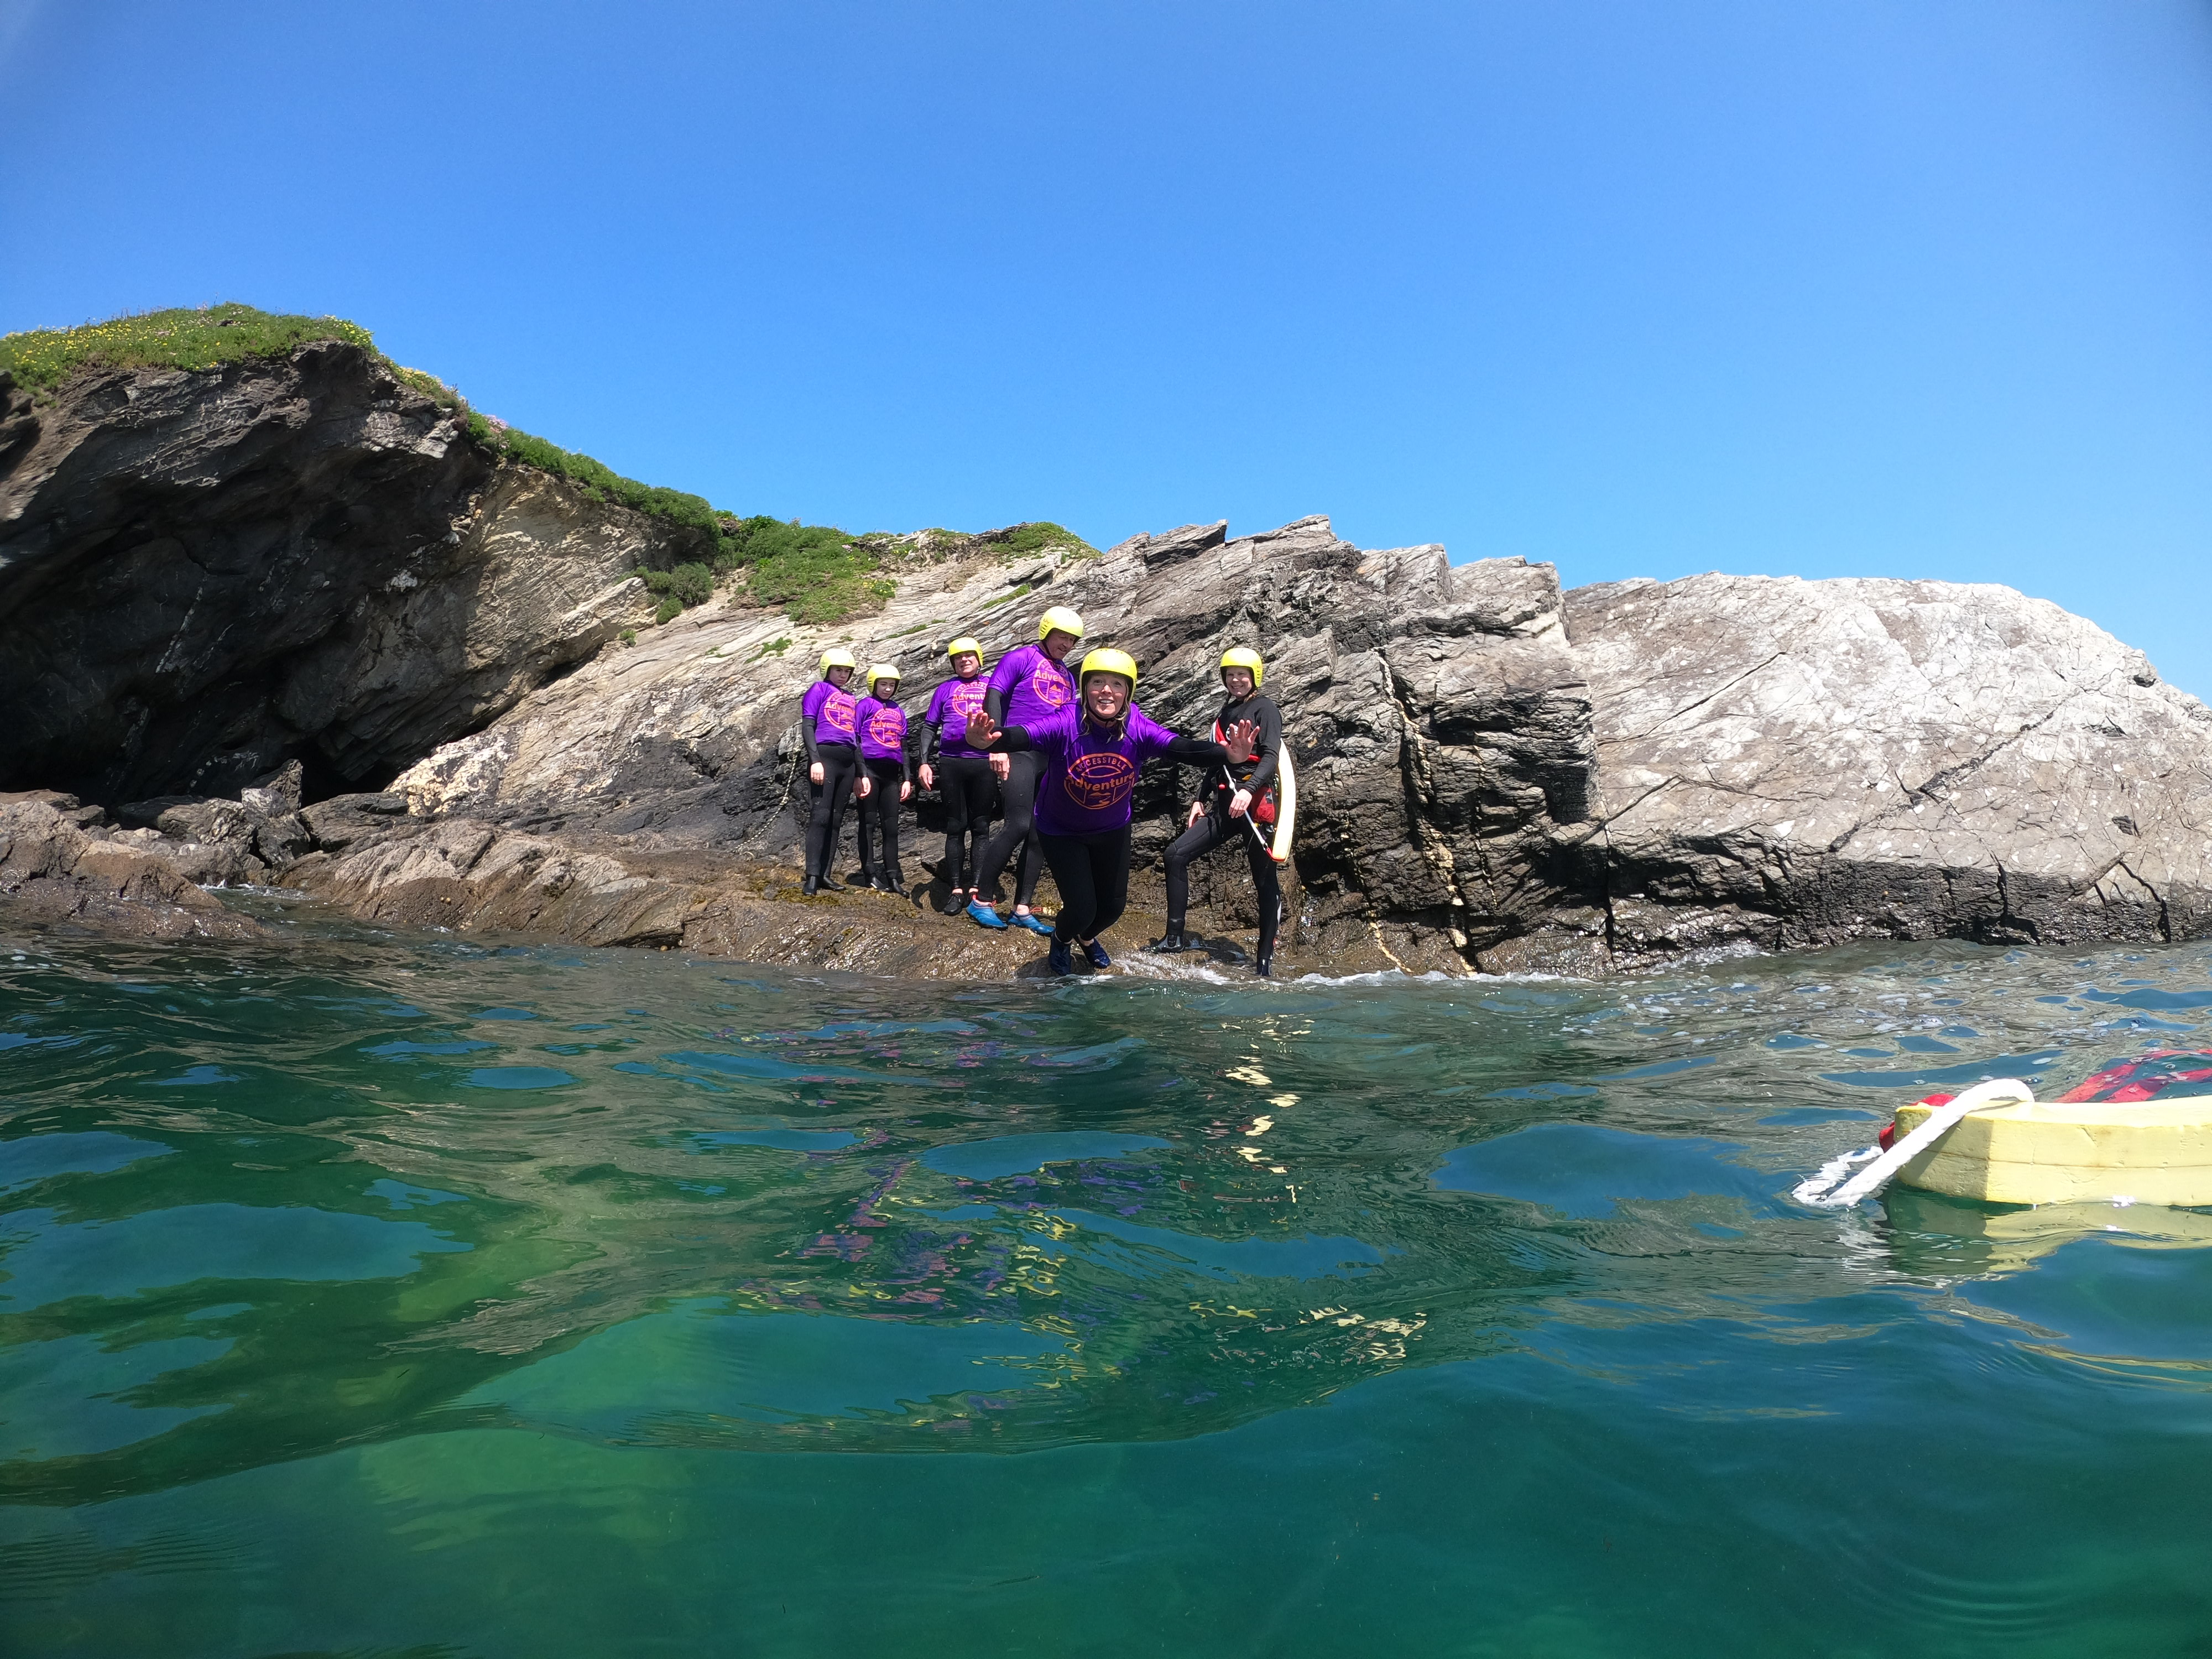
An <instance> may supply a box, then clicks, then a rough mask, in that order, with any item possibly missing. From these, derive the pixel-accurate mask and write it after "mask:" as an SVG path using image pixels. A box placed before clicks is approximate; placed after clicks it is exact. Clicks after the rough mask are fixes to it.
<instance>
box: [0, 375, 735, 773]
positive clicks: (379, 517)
mask: <svg viewBox="0 0 2212 1659" xmlns="http://www.w3.org/2000/svg"><path fill="white" fill-rule="evenodd" d="M704 539H705V538H703V537H702V535H701V534H700V533H699V532H692V531H688V530H685V529H683V528H681V527H679V526H672V525H670V524H668V523H666V522H665V521H664V520H659V519H654V518H650V517H647V516H646V515H644V514H641V513H634V512H630V511H628V510H627V509H624V508H623V507H616V506H612V505H610V504H607V503H604V502H596V501H591V500H589V499H588V498H587V496H586V493H585V492H584V491H583V490H582V489H579V488H578V487H577V486H575V485H574V484H572V483H567V482H565V481H563V480H560V479H556V478H552V477H548V476H547V475H545V474H544V473H542V472H538V471H533V470H532V469H530V468H527V467H522V466H515V465H495V463H494V462H493V461H492V460H491V459H489V458H488V457H487V456H486V455H485V454H484V453H483V452H481V451H480V450H479V449H477V447H475V446H473V445H471V443H470V442H469V441H467V439H466V436H465V433H464V431H463V429H462V426H461V422H460V419H459V416H458V415H457V414H456V413H455V412H454V411H453V410H448V409H445V408H441V406H440V405H439V404H436V403H435V402H433V401H432V400H431V399H430V398H428V397H425V396H423V395H422V393H421V392H417V391H416V390H414V389H413V388H411V387H410V386H408V385H406V384H405V383H404V382H403V381H402V380H399V379H398V378H397V377H396V376H395V375H394V374H392V372H391V369H390V368H389V366H388V365H386V364H384V363H383V362H381V361H380V360H379V359H377V358H375V357H374V356H372V355H370V354H369V353H368V352H366V351H364V350H362V349H361V348H360V347H358V346H354V345H348V344H343V343H337V342H335V341H322V342H317V343H313V344H310V345H307V346H304V347H301V349H298V350H296V351H294V352H292V353H290V354H289V355H288V356H278V357H262V358H253V359H249V360H247V361H245V362H238V363H234V364H230V365H228V366H227V367H224V368H215V369H208V370H203V371H198V372H189V371H184V370H149V369H115V370H108V371H105V372H98V373H94V374H85V375H81V376H79V377H78V378H76V380H72V381H70V383H69V384H67V385H66V386H64V387H63V388H62V389H61V392H60V394H59V395H58V398H55V399H54V400H53V401H52V402H46V403H41V402H39V401H37V400H34V399H33V398H32V396H31V395H30V393H29V392H27V391H24V390H22V389H21V388H19V387H17V386H15V385H14V384H13V383H12V382H9V381H8V380H6V379H5V377H4V376H0V708H6V709H7V710H8V712H9V719H8V720H6V721H5V722H4V724H0V788H9V789H27V788H33V787H55V788H60V789H65V790H68V791H70V792H73V793H79V794H82V795H84V796H86V797H88V798H89V799H96V800H100V801H106V802H122V801H127V800H133V799H143V798H145V797H149V796H156V795H167V794H179V793H201V794H222V793H233V792H234V791H235V790H236V789H238V788H239V787H240V786H241V785H244V784H246V782H248V781H251V780H252V779H253V778H255V777H257V776H258V775H262V774H264V773H266V772H268V771H270V770H271V769H273V768H275V767H276V766H277V765H279V764H280V763H283V762H284V761H286V760H289V759H291V758H295V757H297V758H300V759H301V760H303V761H304V762H305V763H307V768H308V771H309V774H310V776H311V777H312V778H313V779H314V780H316V781H317V782H318V783H319V784H321V785H322V786H323V787H326V788H337V787H354V788H365V787H380V786H381V785H382V784H383V783H384V782H385V781H387V780H388V779H390V777H391V776H392V775H393V774H394V773H395V772H397V771H398V770H399V769H402V768H403V767H405V766H407V765H409V764H410V763H413V762H415V761H417V760H419V759H421V758H422V756H423V755H425V754H427V753H428V752H429V751H430V750H432V749H434V748H435V747H436V745H437V744H440V743H442V742H445V741H446V740H447V739H448V738H456V737H459V736H461V735H463V734H465V733H466V732H471V731H474V730H476V729H477V728H478V727H480V726H483V723H484V722H485V721H487V720H491V719H493V718H495V716H497V715H499V714H502V713H504V712H505V711H506V710H507V708H511V707H512V706H513V703H514V702H516V700H517V699H518V698H520V696H522V695H523V694H524V693H526V692H527V691H529V690H532V688H534V687H536V686H538V685H539V684H543V683H544V681H545V680H546V679H547V678H550V677H551V676H552V675H554V674H556V673H557V672H559V671H561V670H562V669H563V668H565V667H567V666H568V665H571V664H573V663H575V662H578V661H580V660H581V659H584V658H586V657H588V656H590V655H591V654H592V653H593V652H594V651H596V650H598V649H599V647H601V646H603V645H605V643H606V642H607V641H610V640H611V639H613V638H614V637H615V636H616V635H617V632H618V631H619V630H620V629H622V628H623V627H625V626H627V625H629V624H630V623H633V622H635V621H636V620H638V619H640V617H641V616H644V615H647V614H649V610H648V607H647V605H645V603H644V590H643V587H642V585H641V584H640V583H639V582H637V581H636V580H635V578H634V577H633V576H632V574H631V573H632V571H633V570H634V569H635V568H637V567H638V566H640V565H647V566H652V567H655V568H666V567H667V566H669V565H671V564H672V563H673V562H676V561H677V560H678V559H679V558H697V557H700V556H702V551H710V550H703V549H702V547H700V546H699V545H696V544H700V543H702V542H703V541H704Z"/></svg>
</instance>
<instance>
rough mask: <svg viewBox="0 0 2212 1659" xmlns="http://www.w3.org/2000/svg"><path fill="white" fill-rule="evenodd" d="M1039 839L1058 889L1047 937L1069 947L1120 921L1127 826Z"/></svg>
mask: <svg viewBox="0 0 2212 1659" xmlns="http://www.w3.org/2000/svg"><path fill="white" fill-rule="evenodd" d="M1039 839H1040V840H1041V841H1042V842H1043V843H1044V861H1045V862H1046V863H1047V864H1048V865H1050V866H1052V879H1053V883H1054V885H1056V886H1057V887H1058V888H1059V889H1060V914H1059V915H1056V916H1054V918H1053V922H1052V936H1053V938H1054V939H1059V940H1063V941H1066V942H1069V943H1073V942H1074V941H1077V940H1079V939H1097V937H1098V935H1099V934H1101V933H1104V932H1105V931H1106V930H1107V929H1108V928H1109V927H1112V926H1113V925H1114V924H1115V922H1117V921H1121V912H1122V911H1123V910H1125V909H1127V908H1128V904H1129V826H1128V825H1127V824H1126V823H1125V824H1123V825H1122V826H1121V828H1120V829H1099V830H1094V831H1093V832H1092V833H1091V834H1090V835H1087V836H1041V837H1039Z"/></svg>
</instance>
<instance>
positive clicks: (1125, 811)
mask: <svg viewBox="0 0 2212 1659" xmlns="http://www.w3.org/2000/svg"><path fill="white" fill-rule="evenodd" d="M1009 724H1014V725H1020V726H1021V727H1022V732H1023V734H1024V736H1026V737H1027V738H1029V740H1030V748H1032V749H1034V750H1036V751H1037V752H1038V753H1040V754H1042V756H1043V757H1045V774H1044V781H1042V783H1040V784H1039V785H1038V786H1037V797H1036V827H1037V833H1038V834H1039V835H1045V836H1088V835H1095V834H1096V833H1097V832H1098V831H1099V830H1101V829H1122V828H1124V827H1125V826H1126V825H1127V823H1128V822H1129V797H1130V794H1131V793H1132V792H1133V790H1134V789H1135V788H1136V787H1137V769H1138V768H1139V767H1140V766H1142V765H1143V764H1144V763H1146V761H1147V760H1149V759H1151V758H1152V757H1153V756H1155V755H1164V754H1165V753H1167V751H1168V745H1169V744H1171V743H1173V742H1174V741H1175V740H1176V734H1175V733H1174V732H1170V731H1169V730H1168V729H1167V727H1166V726H1162V725H1160V724H1159V723H1158V721H1157V720H1153V719H1152V718H1151V717H1150V716H1149V715H1147V714H1144V713H1143V712H1142V711H1141V710H1139V709H1138V708H1136V707H1135V706H1134V705H1131V707H1130V708H1129V712H1128V714H1127V718H1125V719H1124V720H1123V721H1122V722H1121V732H1120V733H1119V735H1117V736H1114V737H1102V736H1100V735H1099V733H1098V731H1097V727H1095V726H1092V725H1091V723H1090V721H1088V720H1085V718H1084V717H1083V715H1082V714H1080V713H1079V711H1078V710H1077V709H1075V708H1065V709H1062V710H1061V711H1060V713H1059V714H1048V715H1046V716H1045V717H1044V718H1043V719H1042V720H1037V721H1036V722H1035V723H1033V724H1024V723H1022V722H1019V721H1012V722H1009Z"/></svg>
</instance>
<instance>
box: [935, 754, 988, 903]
mask: <svg viewBox="0 0 2212 1659" xmlns="http://www.w3.org/2000/svg"><path fill="white" fill-rule="evenodd" d="M921 733H922V736H921V763H922V764H923V765H924V766H927V767H929V768H930V769H932V775H933V776H934V777H935V778H936V780H937V788H938V793H939V794H940V795H942V796H943V797H944V800H945V867H944V869H943V870H942V872H940V873H941V874H942V875H943V876H944V878H945V885H946V886H947V887H950V888H952V889H953V890H956V891H964V890H967V889H969V888H970V887H973V886H974V885H975V877H976V876H977V874H978V873H979V872H981V869H982V867H983V853H984V850H985V848H987V847H988V846H989V845H990V841H991V818H992V817H993V813H992V807H993V805H994V803H995V802H996V800H997V799H998V793H999V780H998V779H997V778H996V777H995V776H994V775H992V772H991V757H989V756H988V755H948V754H945V752H944V751H943V749H942V747H941V745H940V744H939V735H940V734H939V730H938V724H937V722H936V721H934V720H923V721H922V722H921Z"/></svg>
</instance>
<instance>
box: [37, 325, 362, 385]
mask: <svg viewBox="0 0 2212 1659" xmlns="http://www.w3.org/2000/svg"><path fill="white" fill-rule="evenodd" d="M310 340H343V341H344V342H345V343H347V344H349V345H357V346H359V347H360V348H361V349H362V350H364V351H374V350H375V349H376V347H375V345H374V343H373V342H372V341H371V340H370V338H369V333H368V330H367V329H365V328H362V327H361V326H359V325H357V324H354V323H349V322H347V321H346V320H345V319H343V318H342V317H279V316H276V315H274V314H273V313H270V312H266V311H256V310H255V309H254V308H253V307H252V306H240V305H227V306H210V307H207V308H206V309H205V310H204V311H190V310H180V311H147V312H141V313H139V314H138V315H137V316H136V317H111V318H109V319H107V321H106V322H104V323H87V324H85V325H83V326H82V327H81V328H45V329H37V330H34V331H31V332H29V333H25V334H0V369H5V370H6V371H7V372H8V373H9V374H13V375H14V376H15V380H16V382H17V384H19V385H21V386H27V387H29V388H30V389H31V390H32V391H33V392H52V390H53V389H54V388H55V387H56V386H59V385H61V384H62V382H63V381H64V380H68V379H69V378H70V376H71V375H73V374H76V373H77V372H78V371H79V370H81V369H88V368H216V367H217V366H219V365H221V364H223V363H234V362H237V361H238V360H239V359H240V358H241V357H268V356H276V355H278V354H280V353H283V352H287V351H289V350H291V349H292V348H293V347H295V346H299V345H305V344H306V343H307V342H308V341H310Z"/></svg>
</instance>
